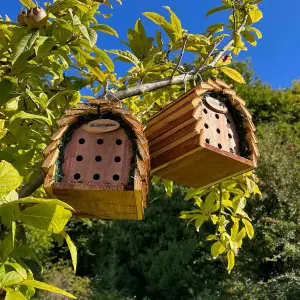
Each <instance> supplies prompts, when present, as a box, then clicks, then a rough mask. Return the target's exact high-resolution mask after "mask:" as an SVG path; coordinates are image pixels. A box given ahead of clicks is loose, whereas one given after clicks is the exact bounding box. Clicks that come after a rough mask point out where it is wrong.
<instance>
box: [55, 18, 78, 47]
mask: <svg viewBox="0 0 300 300" xmlns="http://www.w3.org/2000/svg"><path fill="white" fill-rule="evenodd" d="M72 34H73V28H72V26H71V25H70V24H69V23H68V22H67V21H65V20H62V19H59V20H57V19H55V20H54V22H53V30H52V36H53V37H54V38H55V40H56V41H57V42H58V43H60V44H65V43H66V42H67V41H68V40H69V39H70V38H71V37H72Z"/></svg>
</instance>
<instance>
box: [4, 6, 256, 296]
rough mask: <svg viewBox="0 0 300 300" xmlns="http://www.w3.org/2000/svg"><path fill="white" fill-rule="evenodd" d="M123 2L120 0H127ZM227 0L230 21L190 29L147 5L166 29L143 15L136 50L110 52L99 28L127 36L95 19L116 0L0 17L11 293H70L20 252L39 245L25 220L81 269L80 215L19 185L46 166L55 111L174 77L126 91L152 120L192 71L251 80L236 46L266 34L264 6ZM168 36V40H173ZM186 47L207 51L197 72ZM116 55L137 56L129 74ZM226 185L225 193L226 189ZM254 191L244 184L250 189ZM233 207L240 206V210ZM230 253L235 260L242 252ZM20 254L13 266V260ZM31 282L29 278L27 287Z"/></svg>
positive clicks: (131, 103) (129, 59) (134, 35)
mask: <svg viewBox="0 0 300 300" xmlns="http://www.w3.org/2000/svg"><path fill="white" fill-rule="evenodd" d="M20 2H21V3H22V4H23V5H24V6H25V7H27V8H28V9H29V8H32V7H35V6H36V4H35V3H34V2H33V1H31V0H20ZM117 2H119V3H120V4H121V1H120V0H117ZM221 2H222V6H221V7H219V8H215V9H213V10H210V11H209V12H208V15H210V14H212V13H215V12H218V11H226V13H227V12H228V14H229V23H228V24H214V25H211V26H209V27H208V28H207V29H206V30H205V31H204V33H203V34H198V33H196V34H191V33H189V32H188V31H187V30H186V29H184V28H183V26H182V24H181V21H180V20H179V18H178V17H177V16H176V14H175V13H174V12H173V11H172V10H171V8H169V7H167V6H166V7H164V8H165V9H166V10H167V12H168V14H169V15H170V21H167V20H166V19H165V18H164V17H163V16H161V15H159V14H157V13H153V12H145V13H144V17H145V18H148V19H150V20H152V21H153V22H154V23H156V24H157V25H158V26H159V28H160V30H158V31H157V33H156V36H155V38H154V37H150V36H147V34H146V30H145V28H144V26H143V24H142V21H141V20H138V21H137V22H136V24H135V27H134V29H129V31H128V40H127V41H126V42H124V43H125V45H126V46H127V47H128V49H129V50H110V51H105V50H104V49H100V48H99V47H98V46H96V43H97V38H98V34H110V35H114V36H116V37H117V36H118V34H117V32H116V31H115V30H114V29H113V28H111V27H110V26H108V25H107V24H102V23H98V19H97V18H96V16H98V17H99V18H104V19H105V18H108V17H110V15H106V14H102V13H101V10H102V9H101V5H107V6H109V7H111V4H110V2H109V1H99V0H68V1H65V0H56V1H53V2H52V3H49V2H46V3H45V10H46V13H47V18H48V21H47V24H46V26H44V27H42V28H38V29H34V28H33V26H31V25H30V24H28V25H29V26H23V25H20V24H17V23H14V22H11V20H10V19H9V18H8V17H6V19H5V20H2V19H1V20H0V29H1V30H0V89H1V97H0V139H1V141H0V147H1V153H0V187H1V191H0V197H1V199H0V215H1V237H0V242H1V251H2V254H1V255H2V256H0V257H1V272H0V274H2V275H0V277H1V280H2V281H1V288H2V289H4V290H5V291H6V298H7V299H11V298H20V299H22V297H23V298H24V297H25V298H26V299H30V298H31V296H32V294H33V289H34V288H41V289H45V290H50V291H51V290H52V291H56V292H59V293H62V294H63V293H65V292H63V291H61V290H58V289H56V288H54V287H50V286H48V285H46V284H44V283H41V282H37V281H34V280H33V277H32V276H33V275H32V272H31V271H30V269H29V268H27V267H26V266H24V265H23V262H22V261H19V258H20V257H21V258H24V257H23V256H26V257H27V255H28V253H27V252H28V251H29V250H28V251H26V249H30V248H29V247H27V245H26V238H25V237H26V235H25V234H24V228H25V227H24V226H31V227H34V228H36V229H39V230H44V231H48V232H50V233H53V234H54V235H55V238H56V239H58V240H60V241H61V240H62V238H64V239H65V240H66V243H67V245H68V247H69V249H70V252H71V259H72V263H73V267H74V269H76V264H77V254H76V249H75V246H74V244H73V243H72V241H71V239H70V238H69V236H68V235H67V234H66V233H65V232H64V231H63V229H64V227H65V225H66V223H67V222H68V220H69V218H70V216H71V212H70V209H71V208H70V207H68V206H66V205H65V204H64V203H62V202H60V201H58V200H51V199H49V200H45V199H44V198H45V193H44V191H43V189H38V190H37V191H36V192H35V193H34V196H36V197H37V198H33V197H29V198H22V199H18V198H19V197H18V194H21V192H22V190H23V188H27V187H28V186H30V185H31V183H32V182H33V181H35V178H36V177H37V176H38V175H39V174H40V172H41V170H40V168H41V164H42V162H43V157H42V150H43V149H44V148H45V147H46V145H47V144H48V143H49V141H50V136H51V134H52V133H53V132H54V130H55V129H56V127H57V124H56V120H57V119H58V118H60V117H61V116H62V115H63V113H64V110H65V109H67V108H71V107H74V106H75V105H76V104H77V103H78V102H79V101H81V98H82V96H81V90H82V89H83V88H84V87H88V88H89V89H90V90H91V91H92V92H93V93H94V94H99V93H102V97H104V98H107V97H109V95H110V94H111V93H114V92H116V91H118V92H122V91H124V90H127V89H128V88H135V87H136V86H138V87H139V86H142V85H143V84H147V83H153V82H154V83H155V82H157V81H160V80H164V79H165V78H169V79H168V80H167V85H165V86H164V87H162V88H160V89H157V88H155V87H154V88H151V89H149V90H148V92H147V93H140V92H134V93H132V94H131V95H129V96H126V97H124V98H126V99H124V100H123V104H124V105H125V106H127V107H128V108H130V109H132V110H133V112H134V113H135V114H136V116H137V117H138V118H140V119H141V120H142V121H143V122H145V121H146V120H147V119H148V118H149V117H150V116H151V115H152V114H153V113H155V112H156V111H157V110H158V109H160V108H162V107H163V106H165V105H166V104H168V103H169V102H170V101H172V100H173V99H175V98H177V97H178V96H179V95H180V94H182V93H183V92H184V87H183V85H185V88H190V87H192V86H193V83H192V81H193V80H191V81H188V82H186V80H185V79H184V78H185V77H186V76H188V77H189V78H190V79H194V80H196V79H197V77H198V76H201V74H202V73H203V72H204V71H206V72H210V73H211V74H212V75H213V76H216V75H218V74H226V75H227V76H229V77H230V78H232V79H234V80H235V81H237V82H240V83H242V82H244V79H243V78H242V76H241V74H240V73H239V72H238V71H236V70H234V69H233V68H231V62H232V59H231V54H233V55H238V54H239V52H240V51H241V50H247V48H246V47H245V44H247V43H248V44H250V45H253V46H254V45H256V38H258V39H259V38H261V33H260V32H259V30H258V29H256V28H254V27H253V24H254V23H256V22H258V21H259V20H260V19H261V18H262V12H261V11H260V10H259V8H258V4H259V2H261V1H260V0H222V1H221ZM166 38H167V39H168V41H167V43H165V42H164V41H165V39H166ZM184 51H187V52H192V53H194V54H196V56H197V57H198V63H199V65H197V66H195V67H194V68H192V71H191V70H185V68H184V66H182V65H181V59H180V60H179V61H177V62H176V60H175V59H174V56H175V55H176V54H178V53H179V54H180V57H181V58H182V56H183V54H184ZM109 54H110V55H114V56H115V57H116V59H118V60H121V61H123V62H126V63H130V64H131V67H130V69H129V70H128V72H127V73H126V74H125V76H122V77H119V78H117V76H116V73H114V63H113V61H112V59H111V58H110V56H109ZM182 75H183V76H182ZM176 76H177V78H178V76H179V78H181V77H180V76H182V78H183V80H181V81H176V82H175V84H172V80H173V77H176ZM142 90H143V89H142ZM141 94H142V96H140V95H141ZM132 95H133V96H132ZM122 99H123V98H122ZM122 99H121V100H122ZM245 180H247V179H245ZM248 180H250V179H248ZM164 183H165V186H166V190H167V193H168V195H171V193H172V187H173V183H172V182H169V181H164ZM20 184H21V186H20ZM239 185H240V183H239ZM249 188H251V187H250V186H249ZM226 191H227V190H226ZM226 191H225V190H224V191H222V194H224V195H225V194H226ZM250 191H251V189H250V190H246V189H244V188H243V192H244V193H245V195H246V196H247V195H248V194H249V193H250ZM30 194H31V193H30ZM211 201H214V203H215V204H216V205H217V201H218V195H217V194H215V198H214V199H213V200H211ZM222 201H223V200H222ZM226 209H227V208H226ZM227 210H228V209H227ZM219 211H220V215H222V216H221V218H220V220H221V219H222V220H223V217H224V211H223V208H222V205H220V209H219ZM230 211H231V213H233V214H234V213H236V212H235V211H234V209H233V210H230ZM198 223H199V221H198ZM198 223H197V227H199V226H198V225H199V224H198ZM220 224H221V223H220V222H216V224H215V225H216V226H217V230H218V231H220V230H221V227H222V226H220ZM243 224H244V225H245V228H248V229H247V230H248V231H247V233H248V235H249V236H252V229H251V224H250V223H248V221H247V220H246V218H243ZM226 247H227V242H226ZM21 249H22V251H21ZM24 249H25V250H24ZM232 249H233V248H232ZM234 249H235V248H234ZM24 251H25V252H26V254H24ZM29 252H30V251H29ZM228 253H229V254H228V257H229V258H230V261H231V262H232V260H233V256H234V255H233V252H232V251H229V252H228ZM234 254H236V253H234ZM12 263H14V264H15V265H14V267H13V266H12V265H9V264H12ZM16 263H18V265H16ZM231 265H232V263H231ZM12 268H15V269H16V271H13V270H11V269H12ZM229 269H231V266H230V267H229ZM18 272H19V273H21V274H19V273H18ZM25 273H26V275H25ZM24 285H25V286H26V285H27V290H26V289H25V288H24V287H23V286H24ZM65 294H66V293H65ZM66 295H69V294H66ZM69 296H70V297H72V296H71V295H69Z"/></svg>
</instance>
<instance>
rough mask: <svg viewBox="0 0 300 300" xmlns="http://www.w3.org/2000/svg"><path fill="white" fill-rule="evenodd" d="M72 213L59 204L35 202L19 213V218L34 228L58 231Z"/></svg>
mask: <svg viewBox="0 0 300 300" xmlns="http://www.w3.org/2000/svg"><path fill="white" fill-rule="evenodd" d="M71 216H72V213H71V212H70V211H69V210H66V209H65V208H63V207H62V206H59V205H48V204H37V205H34V206H33V207H28V208H26V209H25V210H23V211H21V213H20V216H19V218H20V220H21V221H23V222H24V223H26V224H28V225H31V226H33V227H35V228H38V229H42V230H47V231H49V232H53V233H60V232H62V231H63V230H64V228H65V226H66V224H67V222H68V221H69V219H70V218H71Z"/></svg>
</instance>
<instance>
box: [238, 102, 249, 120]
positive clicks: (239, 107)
mask: <svg viewBox="0 0 300 300" xmlns="http://www.w3.org/2000/svg"><path fill="white" fill-rule="evenodd" d="M236 108H237V109H238V110H239V111H240V112H241V113H242V114H243V115H244V116H245V117H247V118H248V119H250V120H251V119H252V115H251V114H250V113H249V111H248V110H247V109H246V107H245V106H244V105H242V104H238V105H237V106H236Z"/></svg>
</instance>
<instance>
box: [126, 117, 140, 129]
mask: <svg viewBox="0 0 300 300" xmlns="http://www.w3.org/2000/svg"><path fill="white" fill-rule="evenodd" d="M122 119H123V120H124V121H125V123H126V124H128V125H129V126H130V127H132V128H136V129H137V130H140V131H143V126H142V124H141V123H140V122H139V121H138V120H137V119H136V118H134V117H132V116H131V115H122Z"/></svg>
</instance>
